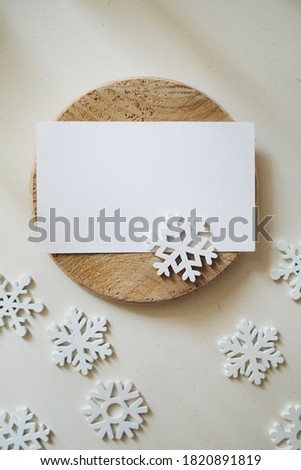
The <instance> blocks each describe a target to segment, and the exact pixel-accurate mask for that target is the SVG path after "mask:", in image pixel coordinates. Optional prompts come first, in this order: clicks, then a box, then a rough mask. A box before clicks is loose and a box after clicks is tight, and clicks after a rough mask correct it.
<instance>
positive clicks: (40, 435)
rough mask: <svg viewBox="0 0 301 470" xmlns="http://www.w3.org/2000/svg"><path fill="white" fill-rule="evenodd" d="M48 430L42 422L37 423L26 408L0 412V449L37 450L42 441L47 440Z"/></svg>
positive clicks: (40, 446)
mask: <svg viewBox="0 0 301 470" xmlns="http://www.w3.org/2000/svg"><path fill="white" fill-rule="evenodd" d="M49 433H50V430H49V429H48V428H46V426H44V424H38V423H37V422H36V420H35V419H34V415H33V413H32V412H31V411H30V410H29V409H28V408H25V409H22V410H16V411H15V413H13V414H11V415H9V414H8V413H6V412H5V413H2V414H0V449H1V450H13V449H14V450H21V449H23V450H38V449H41V448H42V445H41V441H42V442H48V439H49Z"/></svg>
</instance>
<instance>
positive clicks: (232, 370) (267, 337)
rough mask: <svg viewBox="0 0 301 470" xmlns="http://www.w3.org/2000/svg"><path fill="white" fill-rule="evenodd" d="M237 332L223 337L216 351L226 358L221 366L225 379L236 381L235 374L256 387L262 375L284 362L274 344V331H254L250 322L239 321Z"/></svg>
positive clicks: (275, 331) (262, 377)
mask: <svg viewBox="0 0 301 470" xmlns="http://www.w3.org/2000/svg"><path fill="white" fill-rule="evenodd" d="M237 330H238V333H236V335H235V336H232V338H229V337H226V338H225V339H224V340H223V341H221V342H220V343H219V348H220V351H221V352H222V353H224V354H226V355H227V357H228V359H229V362H228V363H226V365H225V374H226V376H227V377H234V378H237V377H238V374H241V375H244V376H245V377H248V379H249V380H250V382H253V383H254V384H255V385H260V383H261V381H262V380H264V379H265V378H266V376H265V374H264V372H266V370H267V369H270V368H271V367H277V366H278V364H282V363H283V362H284V359H283V357H282V356H281V353H280V352H279V351H278V350H276V348H275V345H274V342H275V341H277V340H278V336H277V334H278V332H277V330H276V328H268V327H266V328H264V330H258V329H257V328H256V327H255V325H254V324H253V323H251V322H248V321H246V320H243V321H242V322H241V324H240V325H239V326H238V327H237Z"/></svg>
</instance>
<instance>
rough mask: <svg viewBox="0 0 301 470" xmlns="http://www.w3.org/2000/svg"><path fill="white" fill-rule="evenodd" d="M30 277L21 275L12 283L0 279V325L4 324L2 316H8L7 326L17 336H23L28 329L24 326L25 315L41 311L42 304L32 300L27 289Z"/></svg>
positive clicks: (30, 280)
mask: <svg viewBox="0 0 301 470" xmlns="http://www.w3.org/2000/svg"><path fill="white" fill-rule="evenodd" d="M31 282H32V279H31V278H30V277H29V276H22V277H21V279H20V281H19V282H14V283H13V284H12V285H10V284H9V282H8V281H6V280H3V279H2V281H1V280H0V327H2V326H4V318H5V317H8V318H9V320H8V321H7V323H8V326H10V327H12V328H13V329H14V330H15V332H16V334H17V335H18V336H25V335H26V333H27V331H28V329H27V328H26V327H25V326H24V323H25V322H26V320H27V317H28V316H29V315H31V314H32V313H33V312H35V313H40V312H42V310H43V308H44V305H43V304H42V303H41V302H34V301H33V299H32V297H31V296H30V295H27V296H26V294H29V291H28V289H25V287H27V286H29V284H30V283H31Z"/></svg>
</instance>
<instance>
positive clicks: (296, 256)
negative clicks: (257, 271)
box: [271, 241, 301, 300]
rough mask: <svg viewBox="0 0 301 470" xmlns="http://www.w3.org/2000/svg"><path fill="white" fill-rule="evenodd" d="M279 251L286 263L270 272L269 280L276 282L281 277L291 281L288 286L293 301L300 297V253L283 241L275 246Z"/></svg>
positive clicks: (295, 247)
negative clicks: (290, 288)
mask: <svg viewBox="0 0 301 470" xmlns="http://www.w3.org/2000/svg"><path fill="white" fill-rule="evenodd" d="M277 247H278V249H279V251H281V252H282V258H283V259H284V260H285V261H287V263H286V264H280V266H279V267H278V268H275V269H273V270H272V271H271V278H272V279H273V280H274V281H277V280H278V279H280V278H281V277H282V278H283V279H284V280H285V281H287V280H289V279H290V280H291V281H290V283H289V285H290V286H291V287H293V289H292V290H291V291H290V296H291V298H292V299H294V300H299V299H300V297H301V252H300V249H299V248H298V247H297V246H295V245H289V244H288V243H286V242H284V241H280V242H279V243H278V244H277Z"/></svg>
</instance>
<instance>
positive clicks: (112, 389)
mask: <svg viewBox="0 0 301 470" xmlns="http://www.w3.org/2000/svg"><path fill="white" fill-rule="evenodd" d="M87 404H88V406H87V408H85V409H83V414H84V415H86V416H87V420H88V423H89V425H90V427H91V428H92V429H93V430H95V431H96V432H97V435H98V436H99V437H100V438H101V439H103V438H105V437H107V438H108V439H121V438H122V437H123V435H124V434H125V435H126V436H127V437H129V438H132V437H134V433H133V431H135V430H138V429H139V427H140V425H141V424H142V422H143V418H142V416H141V415H142V414H145V413H147V412H148V407H147V406H146V405H144V404H143V398H142V397H140V395H139V392H138V391H137V390H135V389H134V388H133V384H131V383H126V384H123V383H122V382H120V381H117V382H109V383H108V385H107V386H106V387H105V386H104V385H103V384H101V383H100V384H97V389H96V391H95V392H92V394H91V396H90V398H89V399H88V403H87ZM112 406H115V407H116V406H118V409H119V413H118V414H117V415H116V416H115V415H113V414H112V413H111V407H112Z"/></svg>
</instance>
